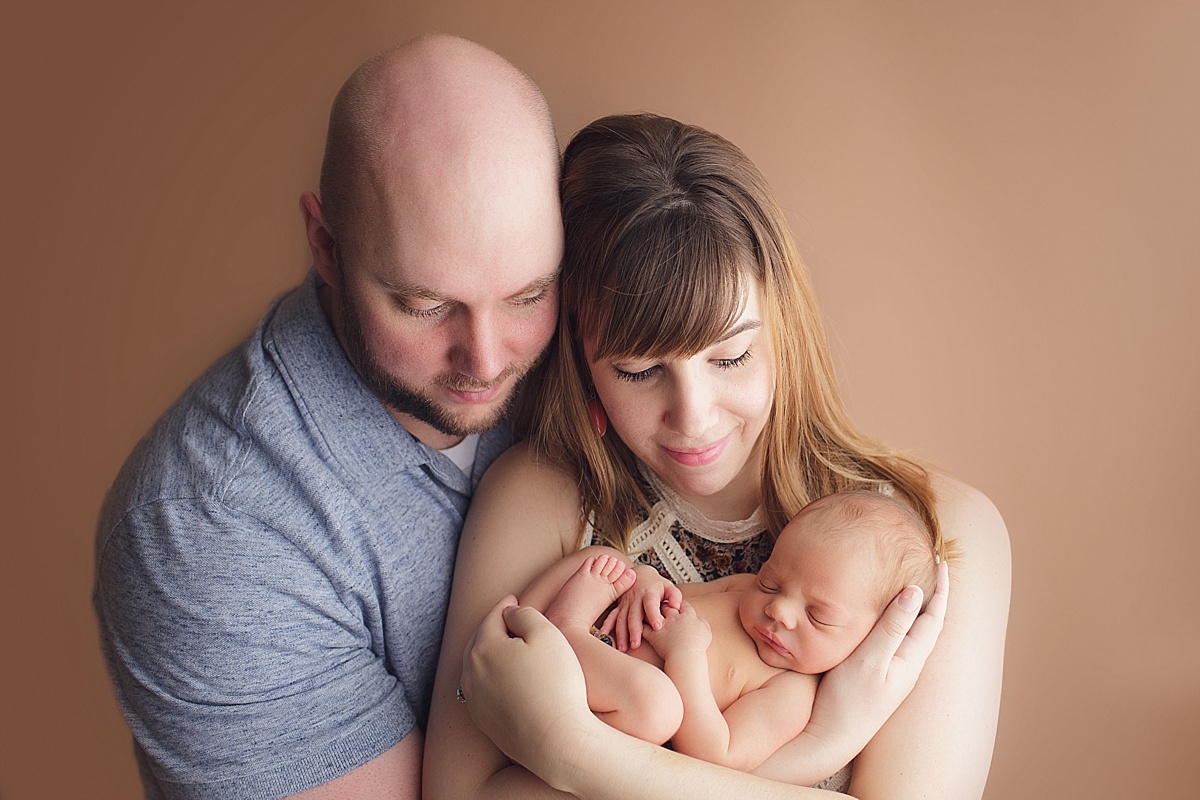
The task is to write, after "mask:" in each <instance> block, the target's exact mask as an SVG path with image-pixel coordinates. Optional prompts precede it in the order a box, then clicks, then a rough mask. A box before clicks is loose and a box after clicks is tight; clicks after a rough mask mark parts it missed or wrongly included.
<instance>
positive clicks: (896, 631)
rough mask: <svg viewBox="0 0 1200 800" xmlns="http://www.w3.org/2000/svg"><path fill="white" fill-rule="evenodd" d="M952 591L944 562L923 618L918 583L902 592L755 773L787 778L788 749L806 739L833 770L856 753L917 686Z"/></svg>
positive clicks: (825, 680) (825, 679)
mask: <svg viewBox="0 0 1200 800" xmlns="http://www.w3.org/2000/svg"><path fill="white" fill-rule="evenodd" d="M949 595H950V577H949V572H948V570H947V568H946V564H945V563H942V564H940V565H939V566H938V575H937V588H936V590H935V591H934V593H933V597H931V598H930V599H929V604H928V605H927V606H926V608H925V611H924V613H922V614H920V616H917V613H918V611H919V609H920V607H921V599H922V596H921V590H920V588H919V587H916V586H909V587H908V588H906V589H905V590H904V591H902V592H901V593H900V594H899V595H897V596H896V599H894V600H893V601H892V602H891V603H890V604H889V605H888V607H887V609H886V610H885V611H884V613H883V616H882V617H880V618H879V621H878V622H877V623H875V627H874V628H872V629H871V632H870V633H869V634H867V638H866V639H864V640H863V642H862V644H860V645H859V646H858V647H857V648H856V649H855V651H854V652H853V653H851V654H850V656H849V657H847V658H846V660H845V661H843V662H842V663H841V664H838V665H837V666H836V667H834V668H833V669H831V670H830V671H829V672H827V673H825V676H824V677H823V678H822V679H821V683H820V685H819V686H818V687H817V697H816V700H815V702H814V704H813V711H812V717H811V718H810V719H809V722H808V726H807V727H805V729H804V734H803V735H802V736H801V737H799V738H798V739H797V740H796V741H795V742H793V743H791V744H789V745H785V746H784V747H783V748H781V749H780V750H779V752H778V753H777V754H776V756H773V757H772V758H771V759H769V760H768V761H767V763H766V764H764V765H763V768H760V769H759V770H756V772H757V773H758V774H760V775H764V776H769V777H773V778H775V779H777V780H788V779H789V773H788V771H787V767H786V762H787V757H786V752H787V750H788V749H789V747H791V746H794V745H796V744H797V743H798V742H800V741H801V740H805V741H806V742H807V744H806V747H809V748H813V747H815V748H816V750H818V751H820V752H821V753H823V754H824V755H823V756H822V758H823V760H826V762H827V763H828V764H830V765H831V767H832V770H837V769H839V768H841V766H842V765H844V764H846V763H847V762H848V761H849V760H850V759H851V758H853V757H854V756H855V755H857V754H858V752H859V751H860V750H862V748H863V747H865V746H866V744H867V742H869V741H870V740H871V737H873V736H874V735H875V734H876V733H877V732H878V731H879V729H880V728H881V727H883V724H884V723H885V722H887V720H888V717H890V716H891V715H892V713H893V712H894V711H895V710H896V709H897V708H898V707H899V706H900V704H901V703H902V702H903V701H904V699H905V698H906V697H908V694H909V692H911V691H912V689H913V686H915V685H916V682H917V678H918V676H920V674H921V669H922V667H924V666H925V660H926V659H927V658H928V657H929V654H930V653H931V652H932V651H933V646H934V644H936V643H937V639H938V634H939V633H941V630H942V623H943V622H944V620H945V616H946V603H947V601H948V599H949ZM811 752H812V751H810V755H811ZM835 762H836V763H835Z"/></svg>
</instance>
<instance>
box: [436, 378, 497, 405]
mask: <svg viewBox="0 0 1200 800" xmlns="http://www.w3.org/2000/svg"><path fill="white" fill-rule="evenodd" d="M503 388H504V382H503V381H498V382H496V384H495V385H494V386H489V387H488V388H486V389H481V390H478V391H470V390H467V389H455V388H453V387H450V386H447V387H446V391H447V392H449V393H450V394H451V395H453V396H454V397H455V398H457V399H458V401H459V402H461V403H467V404H469V405H473V404H477V403H488V402H491V401H492V400H495V399H496V397H497V396H498V395H499V394H500V390H501V389H503Z"/></svg>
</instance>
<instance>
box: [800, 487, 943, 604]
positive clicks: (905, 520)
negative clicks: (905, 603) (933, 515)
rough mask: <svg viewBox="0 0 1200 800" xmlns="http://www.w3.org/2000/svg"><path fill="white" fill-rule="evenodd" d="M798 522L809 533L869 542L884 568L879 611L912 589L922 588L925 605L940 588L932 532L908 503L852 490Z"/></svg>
mask: <svg viewBox="0 0 1200 800" xmlns="http://www.w3.org/2000/svg"><path fill="white" fill-rule="evenodd" d="M795 519H796V520H803V521H806V522H813V523H817V524H816V525H812V526H808V525H806V526H805V528H806V529H807V530H810V531H819V532H820V533H819V535H824V536H831V537H838V538H842V539H850V538H858V537H863V536H869V537H870V542H871V543H872V544H874V547H875V552H876V554H877V555H878V557H879V560H880V562H881V563H882V564H883V565H884V568H883V569H882V570H881V571H880V575H879V585H878V586H877V589H878V603H879V611H880V613H882V612H883V610H884V608H886V607H887V604H888V603H890V602H891V601H892V599H893V598H894V597H895V596H896V595H897V594H899V593H900V591H901V590H902V589H904V587H906V586H912V585H916V586H920V587H921V591H922V592H923V593H924V599H923V602H922V610H923V609H924V604H925V603H927V602H928V601H929V598H930V597H931V596H932V595H933V591H934V588H935V587H936V585H937V557H936V555H935V554H934V545H933V536H932V535H931V534H930V532H929V527H928V526H927V525H926V524H925V522H924V520H922V519H921V518H920V517H919V516H918V515H917V514H916V513H915V512H914V511H913V510H912V509H911V508H909V507H908V505H906V504H905V503H903V502H901V501H899V500H897V499H895V498H893V497H889V496H887V495H884V494H881V493H880V492H876V491H871V490H867V489H852V490H848V491H844V492H836V493H834V494H829V495H825V496H824V497H822V498H819V499H817V500H814V501H813V502H811V503H809V504H808V505H807V506H805V507H804V508H803V509H802V510H801V511H800V513H799V514H797V515H796V518H795Z"/></svg>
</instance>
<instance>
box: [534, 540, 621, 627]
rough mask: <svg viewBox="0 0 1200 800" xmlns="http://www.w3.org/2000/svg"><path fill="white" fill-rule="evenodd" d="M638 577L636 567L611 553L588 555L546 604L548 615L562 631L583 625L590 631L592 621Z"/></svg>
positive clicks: (547, 617)
mask: <svg viewBox="0 0 1200 800" xmlns="http://www.w3.org/2000/svg"><path fill="white" fill-rule="evenodd" d="M635 580H637V575H635V574H634V571H633V570H632V569H630V568H629V567H627V566H625V564H624V563H623V562H622V561H621V560H620V559H617V558H613V557H612V556H608V555H596V556H588V557H587V558H586V559H584V562H583V564H581V565H580V566H579V569H577V570H575V574H574V575H572V576H571V577H570V578H568V579H567V582H566V583H564V584H563V586H562V588H561V589H559V590H558V595H557V596H556V597H555V598H554V599H553V600H551V601H550V605H549V606H547V607H546V619H548V620H550V621H551V622H553V623H554V624H555V625H556V626H558V629H559V630H560V631H562V632H563V633H566V632H567V631H568V630H575V629H582V630H583V632H584V633H587V634H588V635H589V636H590V635H591V628H592V624H593V623H594V622H595V621H596V619H597V617H599V616H600V615H601V614H603V613H604V610H605V609H606V608H608V607H609V606H610V605H612V603H613V601H614V600H616V599H617V598H618V597H620V596H621V595H623V594H624V593H625V592H626V591H627V590H628V589H629V588H630V587H631V586H633V582H634V581H635Z"/></svg>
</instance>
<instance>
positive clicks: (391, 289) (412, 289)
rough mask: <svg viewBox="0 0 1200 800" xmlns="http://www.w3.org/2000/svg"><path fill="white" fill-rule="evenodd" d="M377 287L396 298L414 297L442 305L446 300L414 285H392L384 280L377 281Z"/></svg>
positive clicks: (442, 296)
mask: <svg viewBox="0 0 1200 800" xmlns="http://www.w3.org/2000/svg"><path fill="white" fill-rule="evenodd" d="M379 285H380V286H382V287H383V288H384V290H386V291H387V292H388V293H389V294H394V295H396V296H398V297H415V298H420V299H422V300H433V301H436V302H439V303H444V302H446V301H447V299H448V298H446V297H445V295H441V294H438V293H437V292H435V291H433V290H432V289H429V288H427V287H424V286H417V285H416V284H414V283H392V282H391V281H389V280H387V279H386V278H380V279H379Z"/></svg>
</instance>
